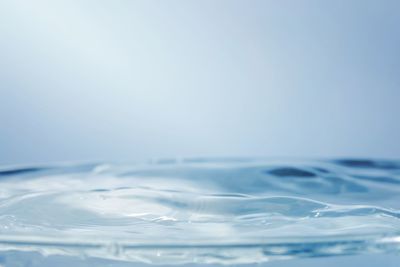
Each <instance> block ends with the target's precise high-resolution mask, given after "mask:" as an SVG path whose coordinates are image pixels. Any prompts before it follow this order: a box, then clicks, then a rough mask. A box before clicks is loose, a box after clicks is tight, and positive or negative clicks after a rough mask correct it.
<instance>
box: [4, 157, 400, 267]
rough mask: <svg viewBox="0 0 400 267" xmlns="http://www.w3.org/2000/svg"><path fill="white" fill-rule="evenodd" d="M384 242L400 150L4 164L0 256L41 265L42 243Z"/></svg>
mask: <svg viewBox="0 0 400 267" xmlns="http://www.w3.org/2000/svg"><path fill="white" fill-rule="evenodd" d="M380 252H385V253H394V254H399V253H400V162H395V161H372V160H313V161H280V160H263V159H236V160H232V159H227V160H223V159H218V160H210V159H208V160H206V159H188V160H180V161H177V160H160V161H153V162H149V163H146V164H111V163H110V164H86V165H58V166H47V167H41V166H39V167H36V166H33V167H27V168H3V169H1V170H0V264H1V263H2V261H3V263H4V262H9V261H11V260H12V261H14V262H15V261H21V263H24V264H25V263H26V262H30V263H29V264H30V265H29V264H26V265H27V266H36V265H35V264H33V263H32V262H35V259H36V258H37V257H38V256H37V255H45V256H46V257H67V258H71V257H72V258H74V257H77V258H79V259H82V260H85V259H87V258H96V259H99V260H104V261H107V262H109V261H111V262H117V261H121V262H135V263H148V264H174V265H176V264H186V263H196V264H253V263H262V262H266V261H271V260H278V259H293V258H305V257H318V256H340V255H353V254H373V253H380ZM107 264H108V263H107ZM37 266H40V264H39V265H37ZM97 266H98V265H97Z"/></svg>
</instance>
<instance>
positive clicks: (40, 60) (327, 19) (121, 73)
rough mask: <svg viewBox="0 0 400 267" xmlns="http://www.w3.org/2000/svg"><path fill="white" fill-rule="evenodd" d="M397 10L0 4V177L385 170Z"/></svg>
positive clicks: (398, 40) (399, 106)
mask: <svg viewBox="0 0 400 267" xmlns="http://www.w3.org/2000/svg"><path fill="white" fill-rule="evenodd" d="M399 12H400V1H396V0H393V1H390V0H389V1H378V0H376V1H364V0H363V1H361V0H360V1H358V0H352V1H349V0H335V1H319V0H318V1H311V0H309V1H305V0H304V1H296V0H292V1H285V0H283V1H282V0H280V1H254V0H249V1H245V0H242V1H232V0H229V1H221V0H219V1H214V0H212V1H211V0H206V1H204V0H201V1H183V0H182V1H148V0H146V1H144V0H143V1H127V0H126V1H121V0H113V1H99V0H96V1H94V0H84V1H81V0H75V1H71V0H68V1H50V0H49V1H42V0H35V1H28V0H27V1H18V0H9V1H7V0H6V1H1V2H0V122H1V123H0V164H21V163H39V162H54V161H70V160H73V161H79V160H137V159H147V158H154V157H190V156H200V157H208V156H210V157H216V156H267V157H342V156H345V157H376V158H396V157H400V142H399V137H400V119H399V116H400V102H399V100H400V89H399V85H400V49H399V48H400V16H399V14H400V13H399Z"/></svg>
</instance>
